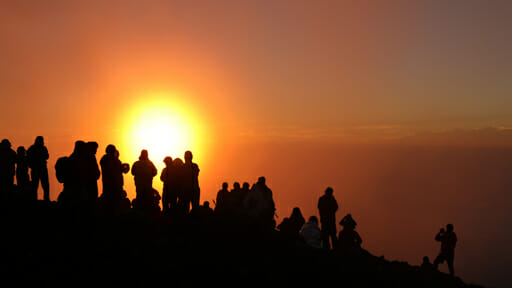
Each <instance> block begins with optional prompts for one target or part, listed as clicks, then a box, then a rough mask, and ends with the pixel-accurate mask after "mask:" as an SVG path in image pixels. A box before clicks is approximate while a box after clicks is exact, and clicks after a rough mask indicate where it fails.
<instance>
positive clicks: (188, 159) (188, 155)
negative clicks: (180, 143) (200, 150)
mask: <svg viewBox="0 0 512 288" xmlns="http://www.w3.org/2000/svg"><path fill="white" fill-rule="evenodd" d="M184 157H185V163H190V162H192V157H193V156H192V152H190V151H185V155H184Z"/></svg>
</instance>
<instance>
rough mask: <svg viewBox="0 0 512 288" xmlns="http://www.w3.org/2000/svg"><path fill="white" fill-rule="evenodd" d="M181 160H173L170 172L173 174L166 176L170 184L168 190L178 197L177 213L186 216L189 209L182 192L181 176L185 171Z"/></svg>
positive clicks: (186, 199)
mask: <svg viewBox="0 0 512 288" xmlns="http://www.w3.org/2000/svg"><path fill="white" fill-rule="evenodd" d="M183 165H184V163H183V160H181V158H174V160H173V161H172V170H173V173H171V174H168V176H170V180H169V181H170V182H171V183H169V186H170V189H172V190H173V191H174V192H173V193H175V194H176V196H177V197H178V209H177V210H178V211H179V212H180V214H181V215H183V214H186V213H187V212H188V209H189V207H188V206H189V202H188V201H189V199H188V198H187V197H185V192H184V184H183V178H184V176H183V174H184V173H185V170H184V168H183Z"/></svg>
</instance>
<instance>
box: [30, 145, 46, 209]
mask: <svg viewBox="0 0 512 288" xmlns="http://www.w3.org/2000/svg"><path fill="white" fill-rule="evenodd" d="M27 157H28V164H29V166H30V169H31V173H30V174H31V175H30V176H31V178H32V189H33V193H34V194H35V195H36V196H37V189H38V187H39V181H41V186H42V187H43V199H44V200H45V201H50V183H49V182H48V168H47V167H46V162H47V160H48V158H49V157H50V155H49V154H48V149H47V148H46V147H45V146H44V138H43V136H37V137H36V140H35V142H34V145H32V146H30V148H28V150H27Z"/></svg>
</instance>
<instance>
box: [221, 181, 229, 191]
mask: <svg viewBox="0 0 512 288" xmlns="http://www.w3.org/2000/svg"><path fill="white" fill-rule="evenodd" d="M222 190H228V183H227V182H224V183H222Z"/></svg>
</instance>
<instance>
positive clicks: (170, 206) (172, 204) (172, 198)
mask: <svg viewBox="0 0 512 288" xmlns="http://www.w3.org/2000/svg"><path fill="white" fill-rule="evenodd" d="M164 163H165V168H164V169H163V170H162V173H161V174H160V181H162V182H163V183H164V186H163V189H162V208H163V209H162V212H163V213H164V215H169V214H170V211H172V210H174V209H175V208H176V206H177V205H178V194H176V191H175V189H172V186H173V183H172V182H173V177H174V175H173V172H174V171H173V168H174V167H173V165H172V158H171V157H170V156H167V157H165V158H164Z"/></svg>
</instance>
